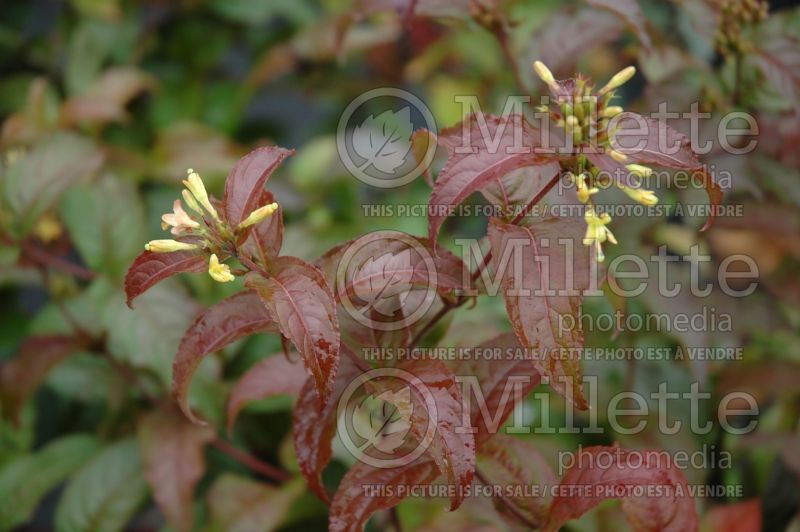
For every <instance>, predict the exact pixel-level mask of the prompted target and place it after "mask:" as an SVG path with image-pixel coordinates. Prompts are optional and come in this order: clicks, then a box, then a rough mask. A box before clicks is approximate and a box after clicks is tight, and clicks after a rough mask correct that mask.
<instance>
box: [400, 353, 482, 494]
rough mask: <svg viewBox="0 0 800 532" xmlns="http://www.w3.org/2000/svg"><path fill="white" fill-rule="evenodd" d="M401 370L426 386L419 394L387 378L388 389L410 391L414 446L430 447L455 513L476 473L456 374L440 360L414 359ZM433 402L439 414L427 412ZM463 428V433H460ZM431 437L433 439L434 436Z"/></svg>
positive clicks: (430, 452)
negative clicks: (433, 428) (463, 423)
mask: <svg viewBox="0 0 800 532" xmlns="http://www.w3.org/2000/svg"><path fill="white" fill-rule="evenodd" d="M397 368H398V369H400V370H403V371H406V372H408V373H409V374H411V375H413V376H414V377H416V378H417V379H419V381H420V382H421V383H422V385H423V386H424V387H423V388H422V390H423V392H422V393H419V391H418V390H416V389H415V387H414V386H409V385H408V383H407V382H406V381H405V380H402V379H388V380H387V381H386V383H387V384H386V386H387V389H396V388H397V386H398V385H400V386H402V387H406V388H410V389H411V390H412V391H413V392H414V393H413V394H412V396H411V401H412V405H413V410H412V413H411V420H410V422H411V427H410V433H411V435H412V436H413V439H414V441H413V443H411V445H412V446H413V447H416V446H417V445H419V444H420V443H421V444H422V445H427V449H426V451H425V453H426V455H428V456H430V457H431V458H432V459H433V461H434V462H435V463H436V467H438V468H439V471H440V472H441V473H442V475H444V478H445V480H446V482H447V483H448V484H449V485H450V486H452V488H453V491H452V496H451V497H450V509H451V510H455V509H456V508H458V507H459V506H460V505H461V503H462V502H463V500H464V496H465V494H466V493H467V490H468V488H469V486H470V485H472V477H473V475H474V474H475V438H474V436H473V435H472V434H471V433H466V431H465V430H463V429H464V428H465V427H462V421H463V420H462V415H461V409H462V405H463V402H462V399H461V392H460V391H459V388H458V384H457V383H456V379H455V375H453V373H452V372H451V371H450V369H449V368H448V367H447V366H446V365H445V364H444V363H442V362H440V361H438V360H412V361H403V362H402V363H400V364H398V366H397ZM430 400H432V401H433V404H434V405H435V408H436V411H435V412H433V413H431V412H429V411H428V406H427V403H428V402H429V401H430ZM432 419H433V420H435V432H434V433H432V434H431V432H430V430H429V424H430V423H431V420H432ZM459 429H462V430H459ZM431 436H432V437H431Z"/></svg>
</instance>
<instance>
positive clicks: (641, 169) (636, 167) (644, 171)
mask: <svg viewBox="0 0 800 532" xmlns="http://www.w3.org/2000/svg"><path fill="white" fill-rule="evenodd" d="M627 168H628V170H629V171H630V173H632V174H633V175H636V176H639V177H643V178H645V179H646V178H648V177H650V175H651V174H652V173H653V169H652V168H648V167H647V166H642V165H641V164H629V165H628V166H627Z"/></svg>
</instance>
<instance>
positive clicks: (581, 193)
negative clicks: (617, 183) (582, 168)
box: [574, 174, 599, 203]
mask: <svg viewBox="0 0 800 532" xmlns="http://www.w3.org/2000/svg"><path fill="white" fill-rule="evenodd" d="M574 179H575V190H576V193H577V194H578V200H579V201H580V202H581V203H586V202H587V201H589V196H591V195H592V194H597V193H598V192H599V189H598V188H597V187H592V188H589V187H588V186H587V185H586V174H580V175H578V176H575V177H574Z"/></svg>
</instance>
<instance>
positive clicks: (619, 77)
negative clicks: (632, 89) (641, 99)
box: [600, 66, 636, 94]
mask: <svg viewBox="0 0 800 532" xmlns="http://www.w3.org/2000/svg"><path fill="white" fill-rule="evenodd" d="M634 74H636V67H633V66H629V67H625V68H623V69H622V70H620V71H619V72H617V73H616V74H614V77H612V78H611V79H610V80H608V83H606V85H605V87H603V88H602V89H600V94H605V93H606V92H608V91H613V90H614V89H616V88H617V87H620V86H622V85H624V84H625V83H626V82H627V81H629V80H630V79H631V78H632V77H633V76H634Z"/></svg>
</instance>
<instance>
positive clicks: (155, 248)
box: [144, 240, 197, 253]
mask: <svg viewBox="0 0 800 532" xmlns="http://www.w3.org/2000/svg"><path fill="white" fill-rule="evenodd" d="M144 249H146V250H147V251H152V252H153V253H171V252H173V251H188V250H190V249H197V245H196V244H187V243H186V242H178V241H177V240H151V241H150V242H148V243H147V244H145V245H144Z"/></svg>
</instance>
